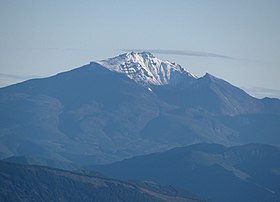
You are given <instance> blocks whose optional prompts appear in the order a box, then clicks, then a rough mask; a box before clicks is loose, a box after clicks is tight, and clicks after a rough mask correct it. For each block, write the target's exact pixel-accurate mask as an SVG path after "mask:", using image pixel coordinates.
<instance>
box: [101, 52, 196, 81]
mask: <svg viewBox="0 0 280 202" xmlns="http://www.w3.org/2000/svg"><path fill="white" fill-rule="evenodd" d="M98 63H99V64H100V65H102V66H104V67H106V68H108V69H109V70H111V71H115V72H119V73H123V74H125V75H126V76H128V77H129V78H130V79H133V80H135V81H136V82H138V83H141V84H144V85H146V84H152V85H166V84H172V83H178V82H179V81H180V80H181V79H184V80H186V79H188V80H193V79H196V78H197V77H196V76H195V75H193V74H191V73H190V72H188V71H187V70H185V69H184V68H182V67H181V66H180V65H178V64H176V63H171V62H169V61H163V60H161V59H158V58H156V57H155V56H154V55H153V54H151V53H150V52H141V53H135V52H129V53H125V54H122V55H119V56H117V57H114V58H109V59H107V60H101V61H98Z"/></svg>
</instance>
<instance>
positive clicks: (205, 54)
mask: <svg viewBox="0 0 280 202" xmlns="http://www.w3.org/2000/svg"><path fill="white" fill-rule="evenodd" d="M122 51H125V52H130V51H135V52H143V51H147V52H151V53H157V54H166V55H182V56H196V57H214V58H224V59H237V58H234V57H231V56H227V55H222V54H217V53H210V52H202V51H192V50H165V49H122Z"/></svg>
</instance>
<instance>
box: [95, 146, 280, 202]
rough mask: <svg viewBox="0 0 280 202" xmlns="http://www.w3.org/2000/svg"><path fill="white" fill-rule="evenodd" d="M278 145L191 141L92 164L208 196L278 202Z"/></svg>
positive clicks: (243, 201) (113, 173) (114, 174)
mask: <svg viewBox="0 0 280 202" xmlns="http://www.w3.org/2000/svg"><path fill="white" fill-rule="evenodd" d="M279 159H280V147H274V146H269V145H261V144H248V145H243V146H235V147H225V146H222V145H218V144H205V143H203V144H195V145H191V146H187V147H181V148H175V149H172V150H169V151H165V152H162V153H155V154H150V155H145V156H138V157H133V158H131V159H127V160H123V161H120V162H116V163H113V164H109V165H101V166H95V167H92V169H94V170H98V171H100V172H102V173H105V174H106V175H108V176H111V177H117V178H121V179H130V180H149V181H154V182H157V183H161V184H163V185H164V184H165V185H172V186H175V187H180V188H182V189H186V190H189V191H191V192H192V193H195V194H197V195H199V196H202V197H204V198H207V199H209V200H210V201H217V202H219V201H221V202H222V201H228V202H235V201H239V202H247V201H255V202H257V201H259V202H274V201H275V202H276V201H280V161H279Z"/></svg>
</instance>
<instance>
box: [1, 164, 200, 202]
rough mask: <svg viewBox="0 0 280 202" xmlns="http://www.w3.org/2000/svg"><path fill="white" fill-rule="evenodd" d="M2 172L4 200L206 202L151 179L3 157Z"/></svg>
mask: <svg viewBox="0 0 280 202" xmlns="http://www.w3.org/2000/svg"><path fill="white" fill-rule="evenodd" d="M0 173H1V175H0V190H1V191H0V201H10V202H13V201H14V202H18V201H34V202H35V201H73V202H80V201H81V202H84V201H92V202H95V201H96V202H99V201H135V202H136V201H139V202H157V201H158V202H160V201H161V202H167V201H172V202H176V201H178V202H199V201H201V202H202V200H200V199H198V198H197V197H194V196H192V195H190V194H188V193H185V192H182V191H179V192H178V191H177V190H176V189H175V188H174V187H163V186H160V185H157V184H155V183H153V184H152V183H149V182H145V183H137V184H135V183H129V182H125V181H120V180H115V179H111V178H108V177H105V176H102V175H100V174H98V173H84V172H69V171H64V170H58V169H54V168H47V167H40V166H27V165H17V164H10V163H5V162H2V161H0Z"/></svg>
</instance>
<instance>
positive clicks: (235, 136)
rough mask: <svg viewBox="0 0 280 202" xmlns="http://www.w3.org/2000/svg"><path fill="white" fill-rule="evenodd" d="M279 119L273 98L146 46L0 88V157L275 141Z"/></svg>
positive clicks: (81, 157)
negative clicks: (170, 59) (144, 49)
mask: <svg viewBox="0 0 280 202" xmlns="http://www.w3.org/2000/svg"><path fill="white" fill-rule="evenodd" d="M279 123H280V101H279V100H278V99H271V98H265V99H256V98H254V97H251V96H250V95H248V94H247V93H246V92H244V91H243V90H241V89H239V88H237V87H235V86H233V85H231V84H229V83H228V82H226V81H224V80H222V79H219V78H216V77H214V76H212V75H210V74H206V75H205V76H203V77H201V78H198V77H196V76H194V75H193V74H191V73H190V72H188V71H187V70H185V69H184V68H183V67H181V66H180V65H178V64H175V63H171V62H168V61H163V60H160V59H157V58H156V57H154V56H153V55H152V54H151V53H147V52H143V53H133V52H131V53H127V54H123V55H120V56H117V57H115V58H110V59H108V60H103V61H98V62H91V63H90V64H88V65H85V66H82V67H80V68H76V69H73V70H71V71H68V72H63V73H59V74H57V75H55V76H51V77H48V78H42V79H32V80H28V81H25V82H22V83H19V84H15V85H11V86H8V87H5V88H1V89H0V157H1V158H9V157H12V156H24V158H25V159H33V160H34V159H36V162H44V163H43V164H44V165H45V164H46V165H48V162H52V165H59V167H63V166H62V165H63V164H65V165H66V167H67V168H69V165H70V167H71V166H72V165H73V164H78V165H86V164H96V163H109V162H113V161H116V160H121V159H124V158H128V157H132V156H135V155H141V154H147V153H152V152H158V151H164V150H167V149H170V148H173V147H177V146H186V145H189V144H192V143H198V142H212V143H213V142H214V143H220V144H225V145H233V144H240V143H249V142H257V143H269V144H279V143H280V136H279V134H280V124H279ZM38 159H41V160H38ZM54 161H59V163H53V162H54Z"/></svg>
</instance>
